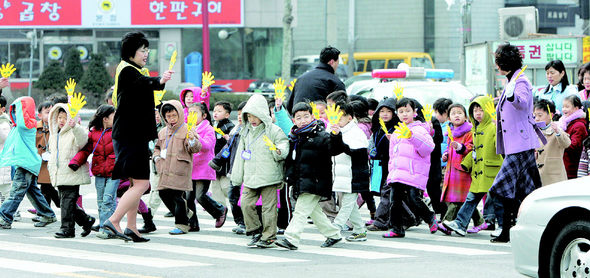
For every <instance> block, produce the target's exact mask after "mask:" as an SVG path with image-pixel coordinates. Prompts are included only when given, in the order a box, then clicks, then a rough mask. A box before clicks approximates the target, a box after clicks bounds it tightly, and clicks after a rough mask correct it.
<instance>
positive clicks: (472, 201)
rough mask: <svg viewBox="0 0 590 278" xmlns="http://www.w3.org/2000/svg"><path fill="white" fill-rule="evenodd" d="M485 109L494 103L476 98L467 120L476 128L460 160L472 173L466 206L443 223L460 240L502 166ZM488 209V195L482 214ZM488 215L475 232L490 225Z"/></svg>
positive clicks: (482, 98)
mask: <svg viewBox="0 0 590 278" xmlns="http://www.w3.org/2000/svg"><path fill="white" fill-rule="evenodd" d="M487 105H493V100H492V99H491V98H490V97H488V96H479V97H477V98H475V99H474V100H473V102H471V104H470V105H469V120H470V121H471V122H472V123H473V125H474V126H475V129H474V139H473V144H474V147H473V150H472V151H471V152H470V153H468V154H467V155H466V156H465V158H464V159H463V162H462V163H461V167H462V168H463V169H464V170H465V171H466V172H470V173H471V186H470V187H469V193H468V194H467V198H466V200H465V203H463V205H462V206H461V208H460V209H459V212H458V213H457V218H456V219H455V220H452V221H449V220H445V221H443V225H444V226H445V227H446V228H447V229H450V230H453V231H455V233H457V234H459V235H461V236H465V232H467V226H468V224H469V218H470V217H471V216H472V215H473V213H474V212H475V211H476V210H477V204H478V203H479V201H480V200H481V199H482V198H483V197H484V196H486V193H487V192H488V190H489V189H490V187H491V186H492V184H493V182H494V178H496V175H497V174H498V171H500V166H502V162H503V159H502V156H501V155H499V154H496V124H495V123H494V122H493V121H492V118H491V116H490V115H489V114H488V113H486V112H485V111H484V109H483V107H486V106H487ZM453 165H454V164H453ZM490 208H491V209H493V201H492V199H491V198H490V197H489V195H488V197H487V200H486V202H485V208H484V210H487V211H489V210H490ZM491 215H493V213H486V216H488V217H490V218H491V219H490V218H488V219H486V222H483V224H481V225H479V226H477V225H476V226H475V227H474V229H475V230H474V232H479V231H480V230H485V229H488V228H489V226H491V225H492V224H493V217H492V216H491Z"/></svg>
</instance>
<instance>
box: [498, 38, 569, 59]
mask: <svg viewBox="0 0 590 278" xmlns="http://www.w3.org/2000/svg"><path fill="white" fill-rule="evenodd" d="M510 44H512V45H515V46H516V47H517V48H518V50H520V56H521V57H522V59H523V64H524V65H531V66H533V65H543V66H544V65H545V64H547V62H549V61H553V60H561V61H562V62H563V63H564V64H577V63H578V59H579V57H578V56H579V55H578V39H576V38H562V39H539V40H515V41H510ZM498 45H499V43H498V42H496V43H494V49H496V48H497V47H498Z"/></svg>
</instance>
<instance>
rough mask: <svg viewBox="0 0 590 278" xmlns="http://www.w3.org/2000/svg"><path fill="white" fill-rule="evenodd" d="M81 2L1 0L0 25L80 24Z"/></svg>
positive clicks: (64, 0)
mask: <svg viewBox="0 0 590 278" xmlns="http://www.w3.org/2000/svg"><path fill="white" fill-rule="evenodd" d="M81 21H82V16H81V2H80V1H71V0H21V1H1V2H0V26H4V27H8V26H14V27H21V28H22V26H39V25H41V26H80V25H81Z"/></svg>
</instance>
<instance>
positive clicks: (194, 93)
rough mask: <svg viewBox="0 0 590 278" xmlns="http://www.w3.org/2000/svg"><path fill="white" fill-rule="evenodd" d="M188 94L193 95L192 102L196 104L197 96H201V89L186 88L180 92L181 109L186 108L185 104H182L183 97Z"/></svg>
mask: <svg viewBox="0 0 590 278" xmlns="http://www.w3.org/2000/svg"><path fill="white" fill-rule="evenodd" d="M188 92H192V93H193V102H197V99H198V98H197V96H199V95H201V93H202V91H201V87H188V88H186V89H183V90H182V91H180V103H181V107H182V108H185V107H186V103H184V96H185V95H186V93H188ZM180 110H181V111H182V109H180Z"/></svg>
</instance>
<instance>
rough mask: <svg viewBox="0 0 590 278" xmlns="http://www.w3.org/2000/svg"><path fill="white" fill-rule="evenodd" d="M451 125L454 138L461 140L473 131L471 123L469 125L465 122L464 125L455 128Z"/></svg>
mask: <svg viewBox="0 0 590 278" xmlns="http://www.w3.org/2000/svg"><path fill="white" fill-rule="evenodd" d="M450 125H451V131H452V132H453V138H459V137H461V136H463V135H464V134H465V133H467V132H469V131H471V128H472V127H473V126H472V125H471V123H469V122H468V121H465V122H464V123H463V124H462V125H460V126H458V127H455V126H454V125H453V124H450Z"/></svg>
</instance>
